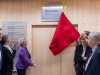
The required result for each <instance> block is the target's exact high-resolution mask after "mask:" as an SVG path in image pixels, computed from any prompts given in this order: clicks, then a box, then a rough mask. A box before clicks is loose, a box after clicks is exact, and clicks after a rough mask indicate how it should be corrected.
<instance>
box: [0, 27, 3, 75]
mask: <svg viewBox="0 0 100 75" xmlns="http://www.w3.org/2000/svg"><path fill="white" fill-rule="evenodd" d="M1 40H2V29H1V28H0V41H1ZM0 75H3V51H2V44H1V42H0Z"/></svg>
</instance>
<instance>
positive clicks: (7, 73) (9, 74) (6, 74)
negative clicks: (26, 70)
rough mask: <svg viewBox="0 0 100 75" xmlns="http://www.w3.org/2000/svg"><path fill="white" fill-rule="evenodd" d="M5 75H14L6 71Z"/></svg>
mask: <svg viewBox="0 0 100 75" xmlns="http://www.w3.org/2000/svg"><path fill="white" fill-rule="evenodd" d="M4 75H12V71H6V72H5V74H4Z"/></svg>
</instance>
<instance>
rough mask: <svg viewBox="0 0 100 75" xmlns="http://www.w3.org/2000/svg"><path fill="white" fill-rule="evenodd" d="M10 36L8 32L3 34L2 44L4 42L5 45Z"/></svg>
mask: <svg viewBox="0 0 100 75" xmlns="http://www.w3.org/2000/svg"><path fill="white" fill-rule="evenodd" d="M8 37H9V36H8V35H7V34H4V35H3V36H2V44H3V45H4V44H5V43H6V42H7V39H8Z"/></svg>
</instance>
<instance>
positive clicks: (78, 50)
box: [74, 45, 91, 70]
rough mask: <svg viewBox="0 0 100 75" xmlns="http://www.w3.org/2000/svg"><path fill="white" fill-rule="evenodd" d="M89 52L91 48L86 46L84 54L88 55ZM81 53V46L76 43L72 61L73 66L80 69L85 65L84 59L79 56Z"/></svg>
mask: <svg viewBox="0 0 100 75" xmlns="http://www.w3.org/2000/svg"><path fill="white" fill-rule="evenodd" d="M90 52H91V48H90V47H89V46H87V47H86V52H85V55H84V56H85V57H89V54H90ZM82 53H83V46H82V45H77V46H76V50H75V54H74V62H75V66H76V67H77V68H78V69H80V70H83V65H85V61H84V60H83V57H81V55H82Z"/></svg>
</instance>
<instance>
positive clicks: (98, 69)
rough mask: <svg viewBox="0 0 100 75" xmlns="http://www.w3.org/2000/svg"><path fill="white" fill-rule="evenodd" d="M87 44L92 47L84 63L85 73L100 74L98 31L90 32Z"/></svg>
mask: <svg viewBox="0 0 100 75" xmlns="http://www.w3.org/2000/svg"><path fill="white" fill-rule="evenodd" d="M88 43H89V46H90V47H91V48H92V54H91V55H90V57H89V58H88V61H87V63H86V65H85V72H84V74H85V75H100V46H98V44H99V43H100V33H99V32H91V33H90V34H89V37H88Z"/></svg>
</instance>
